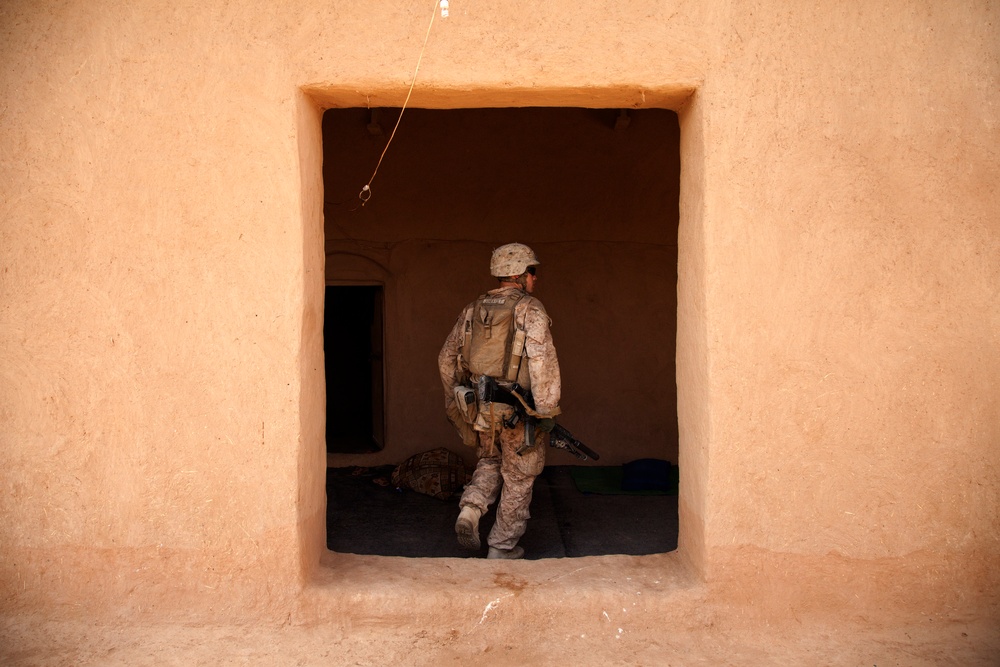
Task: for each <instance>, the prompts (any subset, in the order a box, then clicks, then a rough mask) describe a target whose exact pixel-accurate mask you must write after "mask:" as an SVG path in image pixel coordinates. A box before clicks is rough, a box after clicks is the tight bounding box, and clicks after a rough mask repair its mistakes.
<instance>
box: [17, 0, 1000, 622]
mask: <svg viewBox="0 0 1000 667" xmlns="http://www.w3.org/2000/svg"><path fill="white" fill-rule="evenodd" d="M452 5H453V7H452V12H451V13H452V16H451V18H449V19H448V21H447V22H441V21H440V20H439V21H438V22H437V23H435V25H434V28H433V31H432V33H431V37H430V39H429V41H428V47H427V50H426V52H425V54H424V57H423V60H422V62H421V69H420V77H419V82H418V83H419V85H418V87H417V90H416V91H415V92H414V95H413V98H412V99H411V104H412V105H414V106H418V107H419V106H426V107H442V108H447V107H476V106H506V105H514V106H519V105H560V106H583V107H612V108H613V107H618V106H646V107H658V106H661V107H662V106H666V107H672V108H676V109H678V111H679V113H680V122H681V163H682V164H681V169H682V174H681V204H680V208H681V220H680V231H679V238H680V250H679V253H680V255H679V272H680V279H679V284H678V295H679V298H678V321H679V329H678V351H677V366H678V371H677V379H678V385H679V387H680V391H679V395H678V410H679V426H680V437H681V451H680V464H681V470H682V474H683V475H684V477H683V478H682V491H681V493H682V497H681V511H682V528H681V532H682V534H681V549H682V552H683V554H682V555H683V556H684V557H685V558H687V559H689V560H691V561H693V562H694V563H695V565H696V567H697V568H698V569H699V571H700V572H701V573H702V574H703V575H704V576H706V577H707V578H708V579H709V580H710V581H720V582H726V581H735V582H737V583H739V584H740V585H739V586H735V587H730V588H729V589H726V590H739V591H740V593H739V594H732V593H726V592H725V591H724V590H723V589H720V591H721V592H720V593H719V595H720V596H722V597H726V596H733V597H734V599H735V601H736V603H737V607H736V608H740V605H743V606H749V605H752V604H753V600H752V599H751V598H753V597H767V596H771V597H772V598H774V599H776V600H780V601H781V602H782V603H784V602H787V601H788V600H796V601H798V604H800V605H802V606H805V607H808V606H810V605H814V606H818V605H821V604H825V603H830V602H831V601H833V603H834V604H833V606H834V607H838V608H840V607H842V608H844V609H853V610H854V612H855V613H857V609H858V605H861V606H862V607H863V606H864V605H866V604H872V603H873V601H874V603H877V604H878V605H879V608H880V609H882V610H885V609H909V610H913V612H914V613H916V610H918V609H920V610H926V609H928V608H935V609H941V608H945V607H946V606H948V605H951V606H953V607H954V606H959V605H960V606H961V607H962V609H963V610H964V612H965V613H970V614H984V613H995V607H988V606H987V605H988V604H994V605H995V603H996V599H997V587H998V583H997V576H998V575H997V574H996V573H997V572H998V571H1000V568H998V567H997V566H998V565H1000V563H998V562H997V561H998V556H997V554H998V553H1000V549H998V544H997V540H998V537H997V536H998V535H1000V530H998V529H1000V509H998V508H1000V502H998V501H1000V498H998V491H997V489H998V488H1000V479H998V477H1000V447H998V446H997V445H998V441H1000V418H998V413H1000V398H998V396H1000V393H998V391H997V385H996V378H997V377H998V376H1000V355H998V352H997V350H998V347H1000V346H998V344H1000V340H998V335H1000V334H998V332H1000V312H998V308H997V306H996V303H997V296H998V293H997V291H998V285H1000V262H998V261H997V260H998V258H1000V232H998V223H997V217H996V211H997V210H1000V201H998V199H1000V196H998V195H997V194H996V192H997V191H998V185H1000V183H998V180H1000V179H998V176H997V169H996V165H997V157H998V156H997V146H998V145H1000V141H998V139H1000V136H998V135H1000V125H998V116H1000V113H998V109H997V91H998V88H1000V86H998V83H1000V39H998V37H1000V35H998V32H1000V31H998V26H1000V16H998V13H997V7H996V5H995V4H993V3H989V2H980V3H975V2H957V3H925V2H917V1H912V2H906V1H903V0H899V1H897V2H892V3H888V4H887V5H882V6H879V7H878V8H876V7H874V6H871V5H870V3H862V2H847V3H833V4H832V5H831V4H830V3H818V2H817V3H796V7H795V8H794V9H790V8H788V3H778V2H773V3H772V2H749V1H747V2H698V3H688V2H652V1H648V2H647V1H644V0H643V1H638V2H632V3H627V4H623V3H617V4H615V3H593V4H588V5H583V6H581V5H580V4H579V3H567V2H561V1H560V2H556V1H553V2H546V3H538V4H536V5H533V6H531V7H527V6H525V4H524V3H514V2H506V1H501V2H485V1H483V0H468V1H463V0H456V1H455V2H453V3H452ZM430 9H431V5H430V3H396V2H375V3H343V2H322V3H320V2H302V3H296V5H295V7H294V8H285V7H283V6H280V5H278V6H266V7H261V6H260V5H258V4H257V3H243V2H224V1H222V0H219V1H211V2H198V3H193V2H188V3H184V2H180V3H178V2H174V3H118V2H88V3H68V4H67V3H57V2H7V3H4V4H2V5H0V63H2V65H0V132H2V141H0V359H2V360H3V362H2V365H0V488H2V491H3V493H2V494H0V545H2V546H0V550H2V551H0V554H2V556H3V557H2V559H0V563H2V565H0V592H2V600H3V602H2V604H3V608H4V609H5V610H6V611H7V612H11V611H13V610H27V611H41V612H42V613H46V614H52V615H56V614H74V613H75V614H79V613H89V614H99V613H107V612H110V611H115V612H117V613H126V614H127V613H137V612H139V611H140V610H141V611H145V612H149V613H154V614H160V615H163V616H173V617H177V618H188V617H198V616H204V615H212V614H214V615H216V616H219V617H224V618H239V617H243V616H246V615H250V616H259V615H262V614H265V613H269V614H273V615H274V616H275V617H282V618H283V617H284V616H285V615H286V613H287V610H288V609H289V606H290V605H291V604H292V603H291V600H292V599H293V598H294V597H296V596H297V595H298V592H299V586H300V585H301V582H302V580H303V577H306V576H309V575H310V571H309V568H310V567H312V565H313V564H315V563H316V562H317V561H318V560H319V556H320V553H321V551H322V534H321V533H322V507H323V502H324V501H323V495H322V494H323V489H322V470H323V469H322V433H321V429H320V428H318V427H317V424H319V423H321V421H320V420H321V410H322V399H323V396H322V395H321V394H322V389H321V387H322V382H321V377H322V353H321V336H320V334H319V333H318V330H319V328H320V326H321V319H322V318H321V312H322V305H321V300H322V296H321V294H322V280H323V278H322V275H323V257H322V244H323V229H322V216H321V206H322V196H323V195H322V192H321V187H320V181H319V174H318V167H319V159H320V155H319V150H320V146H319V144H320V114H319V108H320V107H323V106H332V105H339V106H359V105H360V106H364V105H365V104H368V103H370V104H372V105H373V106H375V105H378V106H399V105H400V104H402V102H403V99H404V97H405V94H406V89H407V86H408V85H409V80H410V77H411V76H412V72H413V67H414V65H415V61H416V57H417V55H418V53H419V52H420V47H421V44H422V43H423V39H424V35H425V33H426V28H427V23H428V19H429V18H430V12H429V10H430ZM695 88H696V89H697V92H696V93H694V95H693V96H691V97H690V98H689V97H688V95H689V94H690V91H691V90H693V89H695ZM303 89H304V90H306V91H307V93H308V96H307V95H304V94H303V92H302V91H303ZM442 317H443V315H442ZM427 336H429V337H433V338H434V339H435V340H437V339H439V338H440V337H441V336H442V333H441V332H440V331H439V330H435V331H433V332H432V333H431V332H428V333H427ZM317 387H319V388H320V389H317ZM655 562H656V563H660V561H655ZM539 567H541V568H544V567H548V566H546V565H544V564H543V565H539ZM779 575H780V576H779ZM220 590H223V591H225V592H223V593H220V592H219V591H220ZM862 594H864V595H862ZM897 594H898V595H897ZM855 597H857V600H859V601H855V599H854V598H855ZM852 605H854V606H853V607H852ZM988 609H991V610H993V611H990V612H987V610H988Z"/></svg>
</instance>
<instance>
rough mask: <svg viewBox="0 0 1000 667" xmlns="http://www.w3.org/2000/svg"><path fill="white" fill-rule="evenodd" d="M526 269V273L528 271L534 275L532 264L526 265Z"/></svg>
mask: <svg viewBox="0 0 1000 667" xmlns="http://www.w3.org/2000/svg"><path fill="white" fill-rule="evenodd" d="M526 271H527V272H528V273H530V274H531V275H535V267H533V266H529V267H528V268H527V269H526Z"/></svg>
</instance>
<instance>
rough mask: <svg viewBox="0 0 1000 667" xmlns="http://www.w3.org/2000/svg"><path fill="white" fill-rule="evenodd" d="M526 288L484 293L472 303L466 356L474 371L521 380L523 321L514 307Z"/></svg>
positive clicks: (464, 355) (466, 326)
mask: <svg viewBox="0 0 1000 667" xmlns="http://www.w3.org/2000/svg"><path fill="white" fill-rule="evenodd" d="M524 296H526V294H525V293H524V292H520V291H517V292H511V293H507V294H483V295H482V296H480V297H479V298H478V299H476V302H475V303H474V304H473V305H472V316H471V317H470V318H469V319H468V320H466V322H465V337H464V341H463V343H462V356H463V357H464V358H465V361H466V363H468V365H469V372H470V373H472V374H474V375H486V376H488V377H492V378H496V379H498V380H507V381H510V382H515V381H517V374H518V371H519V370H520V369H521V359H522V357H523V356H524V339H525V332H524V328H523V323H522V326H521V327H518V326H517V323H516V322H515V319H516V318H515V317H514V308H515V306H517V304H518V302H520V300H521V299H522V298H523V297H524Z"/></svg>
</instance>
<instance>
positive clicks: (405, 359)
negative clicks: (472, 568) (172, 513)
mask: <svg viewBox="0 0 1000 667" xmlns="http://www.w3.org/2000/svg"><path fill="white" fill-rule="evenodd" d="M398 115H399V110H398V109H360V108H343V109H340V108H338V109H330V110H328V111H326V112H325V114H324V118H323V142H324V188H325V193H326V204H325V231H326V246H327V279H328V280H331V281H337V280H344V281H349V280H356V279H358V278H359V277H362V276H365V277H367V278H371V277H373V276H380V277H381V280H382V281H383V282H384V284H386V285H387V286H388V289H390V290H391V292H390V293H388V294H386V295H384V296H385V298H387V299H389V301H390V302H391V303H392V307H391V312H392V313H393V317H394V318H395V319H394V322H395V324H394V329H395V330H398V331H402V332H404V333H403V334H402V335H400V336H399V337H395V338H387V339H386V350H385V351H386V355H387V357H389V358H391V359H394V360H395V361H394V362H392V363H394V364H395V366H394V368H393V369H390V370H391V372H390V376H391V377H392V378H394V382H397V383H399V386H398V387H397V388H396V390H395V391H392V389H391V388H388V389H389V391H388V395H389V396H391V397H392V398H391V399H390V400H389V401H388V402H387V403H385V404H384V406H383V407H384V410H385V423H386V424H387V426H388V427H389V441H387V442H385V449H382V450H381V451H379V452H377V453H376V454H373V455H372V456H371V457H370V458H368V459H361V458H359V457H356V456H340V455H338V454H336V453H335V454H333V455H331V457H330V459H329V465H330V468H329V470H328V476H327V498H328V503H327V507H328V516H327V545H328V547H329V548H330V549H331V550H332V551H337V552H347V553H358V554H371V555H388V556H410V557H419V556H471V555H476V554H470V553H469V552H467V551H464V550H462V549H461V548H460V547H459V546H458V544H457V541H456V538H455V533H454V528H453V527H454V522H455V519H456V517H457V514H458V498H457V496H456V497H454V498H451V499H449V500H448V501H441V500H438V499H436V498H432V497H430V496H425V495H421V494H419V493H416V492H413V491H411V490H406V491H397V490H396V489H395V488H394V484H393V480H392V472H393V470H395V469H396V467H397V466H398V465H400V464H401V463H403V462H404V461H405V460H406V459H407V458H408V457H409V456H411V455H413V454H417V453H419V452H420V451H422V450H427V449H430V448H432V447H436V446H446V447H447V448H448V449H450V450H452V451H454V452H457V453H459V454H461V455H463V456H465V457H466V459H467V461H468V463H469V465H470V466H471V465H473V464H474V456H472V454H471V450H465V449H464V448H463V446H462V444H461V442H460V441H459V440H458V437H457V435H455V434H454V433H453V432H452V431H450V430H447V429H450V426H447V422H446V421H445V417H444V414H443V405H442V399H441V397H440V392H441V389H440V383H439V382H438V379H437V377H436V364H435V360H436V355H437V351H438V350H439V349H440V346H441V344H442V343H443V340H444V336H445V335H446V334H447V332H448V330H449V329H450V327H451V325H452V324H453V322H454V317H455V316H456V315H457V314H458V311H459V309H460V308H461V306H463V305H465V303H467V302H468V301H470V300H471V299H473V298H475V296H476V293H477V291H478V290H480V289H483V288H489V287H490V286H491V285H489V284H487V282H485V281H484V279H488V275H486V268H485V265H483V266H479V264H483V263H484V262H485V260H486V259H487V258H488V257H489V253H490V249H491V248H492V247H496V246H497V245H499V244H501V243H504V242H508V241H521V242H527V243H528V244H529V245H531V246H532V247H533V248H535V249H536V250H537V251H539V252H540V254H541V256H542V281H543V282H542V285H543V290H542V293H541V295H540V296H541V298H542V300H543V302H544V303H545V304H546V307H547V309H549V312H550V314H551V315H553V317H554V318H555V319H556V325H555V328H554V329H553V333H554V335H555V336H556V343H557V347H558V348H559V354H560V362H561V366H562V372H563V377H564V400H563V403H564V406H563V407H564V417H565V419H564V420H563V419H561V420H560V423H562V424H563V425H565V426H566V427H567V428H570V429H571V430H572V431H573V432H574V434H575V435H576V436H577V437H578V438H580V439H581V440H583V441H584V442H586V443H587V444H588V445H589V446H590V447H592V448H593V449H595V450H597V451H598V452H599V453H600V454H601V461H600V462H597V463H598V465H593V463H594V462H590V463H588V464H587V465H577V462H576V461H575V460H574V459H572V458H571V457H568V455H565V456H560V455H559V454H558V453H556V452H554V451H553V453H552V454H551V455H550V456H549V458H548V462H547V467H546V470H545V471H544V472H543V474H542V475H540V476H539V478H538V479H537V481H536V485H535V492H534V498H533V501H532V505H531V514H532V519H531V520H530V521H529V524H528V532H527V533H526V534H525V536H524V537H523V538H522V541H521V542H520V545H521V546H523V547H525V549H526V558H529V559H531V558H549V557H564V556H586V555H603V554H632V555H645V554H652V553H663V552H666V551H672V550H674V549H675V548H676V545H677V537H678V532H679V531H678V512H677V482H678V477H679V476H678V470H677V462H678V447H679V443H678V432H677V431H678V429H677V404H676V401H677V394H676V389H677V388H676V380H675V378H676V370H675V366H674V360H675V356H676V335H677V329H676V313H677V303H676V297H677V293H676V292H677V273H676V267H677V225H678V215H679V213H678V190H679V181H680V177H679V174H680V164H679V162H680V148H679V127H678V122H677V117H676V115H675V114H674V113H673V112H670V111H666V110H662V109H645V110H638V111H634V110H629V111H622V110H618V109H606V110H600V109H579V108H576V109H574V108H525V109H453V110H427V109H412V110H409V111H407V119H408V120H407V122H406V123H404V124H403V126H402V127H401V129H400V132H399V134H398V135H397V136H396V139H395V143H394V144H393V159H392V160H390V161H388V162H387V163H385V164H383V165H382V169H381V171H380V172H379V174H380V176H379V178H380V179H381V180H380V190H379V197H377V198H373V199H372V200H371V202H370V203H369V204H368V205H367V206H363V207H362V206H361V205H360V203H359V202H358V198H357V194H356V192H357V186H358V183H364V182H365V180H366V179H367V178H368V177H369V176H370V173H371V168H372V166H373V165H374V164H376V162H377V160H378V158H379V155H380V154H381V153H382V152H383V151H384V148H385V142H386V141H387V136H386V135H387V132H386V131H385V129H386V128H388V127H391V126H394V122H395V120H396V119H397V118H398ZM476 262H478V263H476ZM467 263H468V264H467ZM550 275H551V276H552V278H551V279H549V280H551V282H550V283H546V282H545V280H546V279H547V278H548V276H550ZM548 285H552V286H553V287H552V288H549V287H548ZM328 296H329V295H328ZM379 298H380V299H381V298H382V294H381V293H380V296H379ZM329 308H330V305H329V303H328V313H327V322H329V321H330V320H329V318H330V313H329ZM354 317H355V319H358V320H362V321H367V318H368V317H369V316H368V314H367V311H366V312H363V313H362V312H358V313H357V314H356V315H355V316H354ZM339 319H341V318H339V317H338V321H339ZM336 353H337V352H336V351H335V350H334V351H333V354H336ZM327 355H328V359H329V356H331V350H330V348H329V347H328V349H327ZM380 358H381V357H380ZM328 363H329V361H328ZM335 377H338V376H337V373H336V372H332V371H331V370H330V369H328V378H335ZM327 391H328V395H333V394H335V392H336V391H337V388H336V387H334V386H331V385H330V384H328V389H327ZM379 405H382V404H379ZM442 424H444V430H442ZM650 460H652V461H654V462H656V461H662V460H665V461H667V462H668V463H669V464H670V467H669V468H668V469H667V471H666V473H663V472H662V468H661V469H660V472H657V471H656V470H655V469H654V470H651V469H650V468H649V467H643V466H644V464H645V463H647V462H648V461H650ZM637 462H638V465H637V467H633V469H632V473H631V474H632V475H633V477H632V478H631V481H632V482H633V483H635V482H636V481H637V478H636V477H635V476H636V475H638V484H639V485H640V487H641V486H642V484H643V483H644V481H646V482H648V481H649V480H648V479H645V480H644V479H643V476H644V475H646V476H649V475H652V476H653V477H654V478H655V479H654V480H653V483H652V486H656V485H657V484H660V485H662V484H663V483H664V482H665V483H666V485H667V486H668V490H667V492H666V493H663V489H662V488H633V489H626V488H623V483H624V476H625V474H626V470H625V464H626V463H629V464H631V463H637ZM604 464H607V465H604ZM654 468H655V466H654ZM664 475H665V476H666V477H665V478H664ZM492 516H493V510H491V512H490V513H488V514H487V515H486V516H484V517H483V518H482V520H481V521H480V526H481V530H482V532H483V540H482V541H483V544H484V545H485V544H486V539H485V532H486V531H488V529H489V527H490V526H492V523H493V519H492ZM478 555H480V556H481V555H483V554H478Z"/></svg>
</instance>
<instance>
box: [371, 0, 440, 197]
mask: <svg viewBox="0 0 1000 667" xmlns="http://www.w3.org/2000/svg"><path fill="white" fill-rule="evenodd" d="M438 5H440V6H441V18H448V0H434V11H432V12H431V22H430V23H428V24H427V33H426V34H425V35H424V45H423V46H422V47H421V48H420V55H419V56H418V57H417V66H416V67H415V68H414V69H413V78H412V79H411V80H410V90H409V91H408V92H407V93H406V99H405V100H403V107H402V108H401V109H400V110H399V118H397V119H396V124H395V125H394V126H393V128H392V133H390V134H389V140H388V141H387V142H385V148H383V149H382V155H380V156H379V158H378V163H377V164H376V165H375V171H373V172H372V177H371V178H369V179H368V183H367V184H365V186H364V187H363V188H361V192H359V193H358V199H360V200H361V205H362V206H364V205H365V204H367V203H368V200H369V199H371V198H372V181H374V180H375V174H377V173H378V168H379V167H381V166H382V158H384V157H385V152H386V151H387V150H389V144H391V143H392V138H393V137H394V136H396V130H397V129H398V128H399V121H401V120H402V119H403V112H404V111H406V105H407V104H408V103H409V102H410V95H412V94H413V86H414V85H415V84H416V83H417V72H419V71H420V61H421V60H423V58H424V51H425V50H426V49H427V40H428V39H430V36H431V27H433V25H434V15H435V14H437V10H438Z"/></svg>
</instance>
